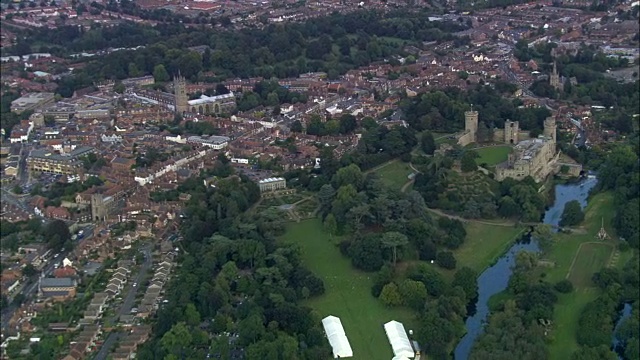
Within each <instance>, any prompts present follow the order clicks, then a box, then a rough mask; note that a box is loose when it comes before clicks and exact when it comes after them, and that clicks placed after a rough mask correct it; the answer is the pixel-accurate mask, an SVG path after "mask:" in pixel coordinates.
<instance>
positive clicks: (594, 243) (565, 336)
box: [543, 193, 632, 359]
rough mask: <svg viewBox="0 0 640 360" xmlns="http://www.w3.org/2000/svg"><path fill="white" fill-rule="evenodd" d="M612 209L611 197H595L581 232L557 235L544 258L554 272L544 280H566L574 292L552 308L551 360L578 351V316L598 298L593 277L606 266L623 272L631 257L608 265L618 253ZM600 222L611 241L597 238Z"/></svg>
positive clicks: (626, 255) (548, 270) (622, 255)
mask: <svg viewBox="0 0 640 360" xmlns="http://www.w3.org/2000/svg"><path fill="white" fill-rule="evenodd" d="M613 206H614V205H613V194H612V193H601V194H597V195H596V196H594V197H593V198H592V199H590V200H589V203H588V205H587V208H586V209H585V221H584V222H583V225H582V230H583V231H584V232H583V233H581V234H558V235H557V240H556V242H555V244H554V245H553V248H552V249H551V251H550V253H549V254H548V255H547V256H546V259H548V260H551V261H554V262H555V263H556V266H555V267H554V268H545V269H544V270H543V271H544V272H545V273H546V280H547V281H549V282H551V283H555V282H557V281H560V280H562V279H565V278H567V277H568V278H569V280H571V282H572V283H573V285H574V287H575V290H574V292H572V293H570V294H561V295H560V296H559V300H558V303H557V304H556V306H555V310H554V318H553V323H554V326H555V330H554V341H553V342H552V343H551V344H550V347H549V350H550V352H551V358H552V359H568V358H570V357H571V354H572V353H573V352H574V351H576V350H577V349H578V343H577V342H576V333H577V327H578V319H579V317H580V313H581V312H582V310H583V309H584V307H585V305H586V304H587V303H589V302H590V301H593V300H594V299H595V298H596V297H598V295H599V290H598V289H597V288H596V287H594V285H593V284H592V282H591V277H592V276H593V274H594V273H596V272H597V271H599V270H600V269H602V268H603V267H605V266H614V267H617V268H622V267H623V266H624V264H625V263H626V262H627V261H628V260H629V259H630V258H631V256H632V253H631V251H627V252H626V253H620V254H619V255H617V257H615V258H616V259H617V261H614V262H613V263H610V259H611V254H612V252H614V251H616V252H617V250H615V247H616V245H617V238H616V236H615V234H614V232H613V227H612V226H611V220H612V218H613V215H614V213H615V212H614V209H613ZM602 219H604V226H605V229H606V230H607V232H608V234H609V236H611V237H612V238H613V240H612V239H608V240H605V241H604V242H600V241H599V240H598V239H597V238H596V234H597V233H598V230H600V226H601V224H602ZM582 244H584V245H582ZM581 245H582V247H581ZM574 259H575V262H574ZM572 264H573V267H572V266H571V265H572Z"/></svg>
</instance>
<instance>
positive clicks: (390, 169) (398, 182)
mask: <svg viewBox="0 0 640 360" xmlns="http://www.w3.org/2000/svg"><path fill="white" fill-rule="evenodd" d="M375 173H376V174H378V176H379V177H380V180H382V182H383V183H384V184H385V185H386V186H388V187H390V188H392V189H396V190H400V189H401V188H402V186H404V184H406V183H408V182H409V174H411V173H413V170H412V169H411V167H410V166H409V164H407V163H404V162H402V161H393V162H390V163H389V164H387V165H386V166H384V167H381V168H380V169H378V170H375Z"/></svg>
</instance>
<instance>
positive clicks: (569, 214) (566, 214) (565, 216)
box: [559, 200, 584, 226]
mask: <svg viewBox="0 0 640 360" xmlns="http://www.w3.org/2000/svg"><path fill="white" fill-rule="evenodd" d="M582 220H584V212H582V206H581V205H580V202H578V200H571V201H569V202H568V203H566V204H565V205H564V210H563V211H562V216H561V217H560V223H559V225H560V226H574V225H578V224H580V223H581V222H582Z"/></svg>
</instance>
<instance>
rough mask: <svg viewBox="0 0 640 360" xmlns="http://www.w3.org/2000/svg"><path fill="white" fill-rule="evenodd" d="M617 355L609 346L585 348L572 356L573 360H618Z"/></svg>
mask: <svg viewBox="0 0 640 360" xmlns="http://www.w3.org/2000/svg"><path fill="white" fill-rule="evenodd" d="M617 359H618V357H617V356H616V353H615V352H613V351H611V349H609V347H608V346H606V345H601V346H598V347H595V348H594V347H588V346H584V347H581V348H580V349H578V350H577V351H576V352H574V353H573V355H571V360H617Z"/></svg>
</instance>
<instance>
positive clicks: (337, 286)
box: [282, 219, 415, 360]
mask: <svg viewBox="0 0 640 360" xmlns="http://www.w3.org/2000/svg"><path fill="white" fill-rule="evenodd" d="M282 241H285V242H289V243H294V244H299V245H300V246H301V248H302V258H303V262H304V265H305V266H306V267H307V268H308V269H309V270H311V271H313V272H314V273H315V274H316V275H318V276H320V277H321V278H322V280H323V281H324V285H325V294H323V295H322V296H319V297H316V298H313V299H310V300H307V301H306V302H305V305H308V306H309V307H311V308H313V309H314V310H316V311H317V312H318V313H319V314H320V316H321V317H323V318H324V317H326V316H329V315H334V316H337V317H339V318H340V319H341V320H342V325H343V326H344V329H345V333H346V334H347V338H348V339H349V343H350V344H351V348H352V349H353V355H354V356H353V359H367V360H378V359H380V360H388V359H391V358H392V357H393V352H392V350H391V346H390V345H389V342H388V340H387V337H386V335H385V332H384V328H383V327H382V326H383V324H384V323H386V322H388V321H391V320H397V321H400V322H403V323H404V324H405V327H406V329H407V331H409V329H411V327H410V326H409V324H411V323H412V322H413V320H412V319H413V318H414V317H415V315H413V314H412V313H411V312H410V311H409V310H407V309H400V308H393V309H390V308H386V307H385V306H383V305H382V303H381V302H380V301H379V300H378V299H376V298H374V297H373V296H372V295H371V285H372V282H373V280H372V278H373V274H368V273H364V272H361V271H358V270H356V269H354V268H353V267H352V266H351V262H350V261H349V259H347V258H346V257H344V256H343V255H342V254H341V253H340V250H339V249H338V248H337V246H335V245H333V242H335V239H334V241H333V242H332V241H331V240H330V238H329V236H328V235H327V234H325V233H324V232H323V230H322V223H321V222H320V220H318V219H311V220H305V221H301V222H299V223H291V224H289V225H288V227H287V232H286V234H285V235H284V236H282Z"/></svg>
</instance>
